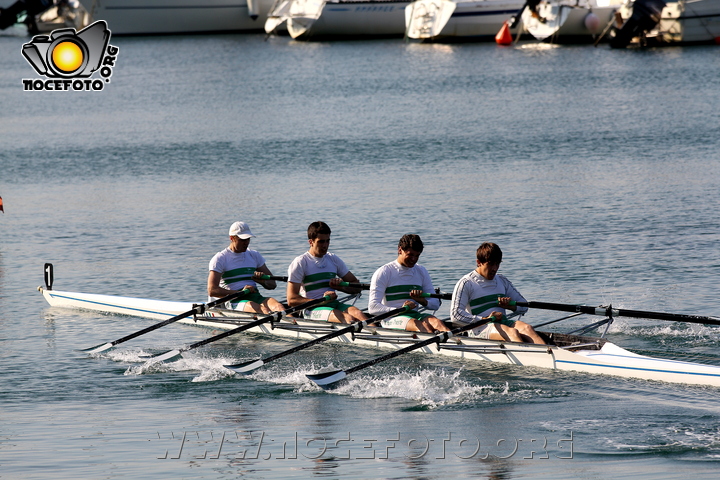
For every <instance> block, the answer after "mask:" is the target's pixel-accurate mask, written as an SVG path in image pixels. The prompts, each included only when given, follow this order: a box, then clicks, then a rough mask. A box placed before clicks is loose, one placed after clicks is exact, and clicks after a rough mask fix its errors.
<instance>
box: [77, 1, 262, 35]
mask: <svg viewBox="0 0 720 480" xmlns="http://www.w3.org/2000/svg"><path fill="white" fill-rule="evenodd" d="M253 1H254V3H253ZM81 2H82V3H83V5H84V7H85V8H86V9H87V11H88V12H90V13H91V15H92V20H93V21H96V20H105V21H106V22H107V24H108V28H109V29H110V31H111V32H112V34H113V35H154V34H177V33H209V32H238V31H262V30H263V27H264V24H265V19H266V18H267V14H268V12H269V11H270V8H271V6H272V3H273V0H251V1H250V2H248V0H203V1H202V2H199V1H197V0H103V1H101V2H97V1H94V0H81ZM249 4H250V5H249ZM253 17H254V18H253Z"/></svg>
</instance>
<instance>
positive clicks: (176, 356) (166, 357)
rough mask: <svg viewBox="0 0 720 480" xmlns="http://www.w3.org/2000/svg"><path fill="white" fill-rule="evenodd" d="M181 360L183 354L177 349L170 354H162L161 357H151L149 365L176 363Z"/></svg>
mask: <svg viewBox="0 0 720 480" xmlns="http://www.w3.org/2000/svg"><path fill="white" fill-rule="evenodd" d="M181 358H182V352H181V351H180V350H177V349H175V350H170V351H169V352H165V353H161V354H160V355H155V356H154V357H150V359H149V360H148V363H158V362H174V361H175V360H180V359H181Z"/></svg>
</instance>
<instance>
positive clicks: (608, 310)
mask: <svg viewBox="0 0 720 480" xmlns="http://www.w3.org/2000/svg"><path fill="white" fill-rule="evenodd" d="M510 304H511V305H513V304H514V305H517V306H519V307H528V308H539V309H543V310H557V311H560V312H579V313H587V314H590V315H600V316H605V317H632V318H651V319H654V320H668V321H672V322H689V323H702V324H708V325H720V318H715V317H702V316H698V315H684V314H677V313H661V312H643V311H641V310H623V309H619V308H612V306H609V307H602V306H601V307H588V306H585V305H568V304H563V303H546V302H510Z"/></svg>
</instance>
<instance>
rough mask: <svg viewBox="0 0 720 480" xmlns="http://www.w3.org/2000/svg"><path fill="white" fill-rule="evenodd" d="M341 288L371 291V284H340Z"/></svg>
mask: <svg viewBox="0 0 720 480" xmlns="http://www.w3.org/2000/svg"><path fill="white" fill-rule="evenodd" d="M340 286H341V287H350V288H359V289H361V290H370V284H369V283H353V282H340Z"/></svg>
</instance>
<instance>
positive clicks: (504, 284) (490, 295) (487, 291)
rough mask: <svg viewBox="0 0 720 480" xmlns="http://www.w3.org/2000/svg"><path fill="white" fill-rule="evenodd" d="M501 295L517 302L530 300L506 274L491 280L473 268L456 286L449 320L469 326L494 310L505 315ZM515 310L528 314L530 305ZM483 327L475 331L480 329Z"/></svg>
mask: <svg viewBox="0 0 720 480" xmlns="http://www.w3.org/2000/svg"><path fill="white" fill-rule="evenodd" d="M500 297H510V299H511V300H513V301H516V302H526V301H527V300H525V298H524V297H523V296H522V295H520V292H518V291H517V290H516V289H515V287H513V284H512V283H510V280H508V279H507V278H505V276H503V275H495V278H493V279H492V280H488V279H486V278H485V277H483V276H482V275H480V274H479V273H477V271H475V270H473V271H472V272H470V273H468V274H467V275H465V276H464V277H462V278H461V279H460V280H459V281H458V282H457V284H456V285H455V290H454V291H453V295H452V302H451V303H450V321H451V322H452V323H457V324H461V325H467V324H469V323H473V322H477V321H478V320H480V319H482V318H483V317H486V316H488V315H489V314H490V313H492V312H502V314H503V315H505V309H504V308H500V307H498V306H497V299H498V298H500ZM516 312H518V313H525V312H527V307H517V310H516ZM482 328H483V327H479V328H478V329H476V330H478V332H479V331H480V330H481V329H482ZM474 333H477V332H475V331H474Z"/></svg>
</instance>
